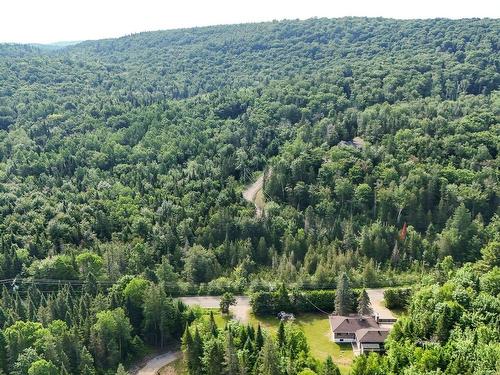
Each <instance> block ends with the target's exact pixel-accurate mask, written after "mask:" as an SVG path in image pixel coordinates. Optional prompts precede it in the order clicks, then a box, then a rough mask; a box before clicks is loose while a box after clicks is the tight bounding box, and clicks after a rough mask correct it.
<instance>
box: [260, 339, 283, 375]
mask: <svg viewBox="0 0 500 375" xmlns="http://www.w3.org/2000/svg"><path fill="white" fill-rule="evenodd" d="M259 364H260V365H259V374H260V375H280V374H281V373H282V372H281V370H280V366H279V357H278V353H277V351H276V347H275V345H274V341H273V340H272V339H270V338H269V339H267V340H266V341H265V343H264V346H263V347H262V351H261V353H260V358H259Z"/></svg>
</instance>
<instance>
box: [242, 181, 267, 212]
mask: <svg viewBox="0 0 500 375" xmlns="http://www.w3.org/2000/svg"><path fill="white" fill-rule="evenodd" d="M263 187H264V173H262V175H260V177H259V178H258V179H257V180H255V182H254V183H252V184H251V185H249V186H248V187H247V188H246V189H245V190H243V198H245V200H246V201H248V202H250V203H253V205H254V206H255V215H256V216H257V217H262V215H263V213H264V192H263V190H262V188H263Z"/></svg>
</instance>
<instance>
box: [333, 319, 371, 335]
mask: <svg viewBox="0 0 500 375" xmlns="http://www.w3.org/2000/svg"><path fill="white" fill-rule="evenodd" d="M330 327H331V328H332V331H333V332H334V333H355V332H356V331H358V330H360V329H364V328H365V329H366V328H377V329H380V327H379V325H378V324H377V322H376V321H375V319H373V318H372V317H371V316H370V317H360V316H341V315H330Z"/></svg>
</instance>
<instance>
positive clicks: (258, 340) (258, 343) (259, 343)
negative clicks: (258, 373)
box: [255, 324, 264, 352]
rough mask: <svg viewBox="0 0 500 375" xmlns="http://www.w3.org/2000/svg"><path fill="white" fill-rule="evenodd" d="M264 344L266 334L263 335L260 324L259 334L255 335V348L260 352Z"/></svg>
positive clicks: (258, 327)
mask: <svg viewBox="0 0 500 375" xmlns="http://www.w3.org/2000/svg"><path fill="white" fill-rule="evenodd" d="M263 346H264V336H263V335H262V328H261V327H260V324H259V325H258V326H257V334H256V335H255V350H257V352H260V350H261V349H262V347H263Z"/></svg>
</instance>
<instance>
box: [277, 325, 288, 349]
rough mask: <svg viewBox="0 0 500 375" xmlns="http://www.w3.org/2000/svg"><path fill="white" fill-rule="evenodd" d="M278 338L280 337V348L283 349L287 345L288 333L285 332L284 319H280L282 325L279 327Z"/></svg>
mask: <svg viewBox="0 0 500 375" xmlns="http://www.w3.org/2000/svg"><path fill="white" fill-rule="evenodd" d="M277 339H278V347H279V348H280V349H283V348H284V347H285V345H286V334H285V324H284V323H283V321H282V320H281V321H280V325H279V327H278V335H277Z"/></svg>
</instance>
